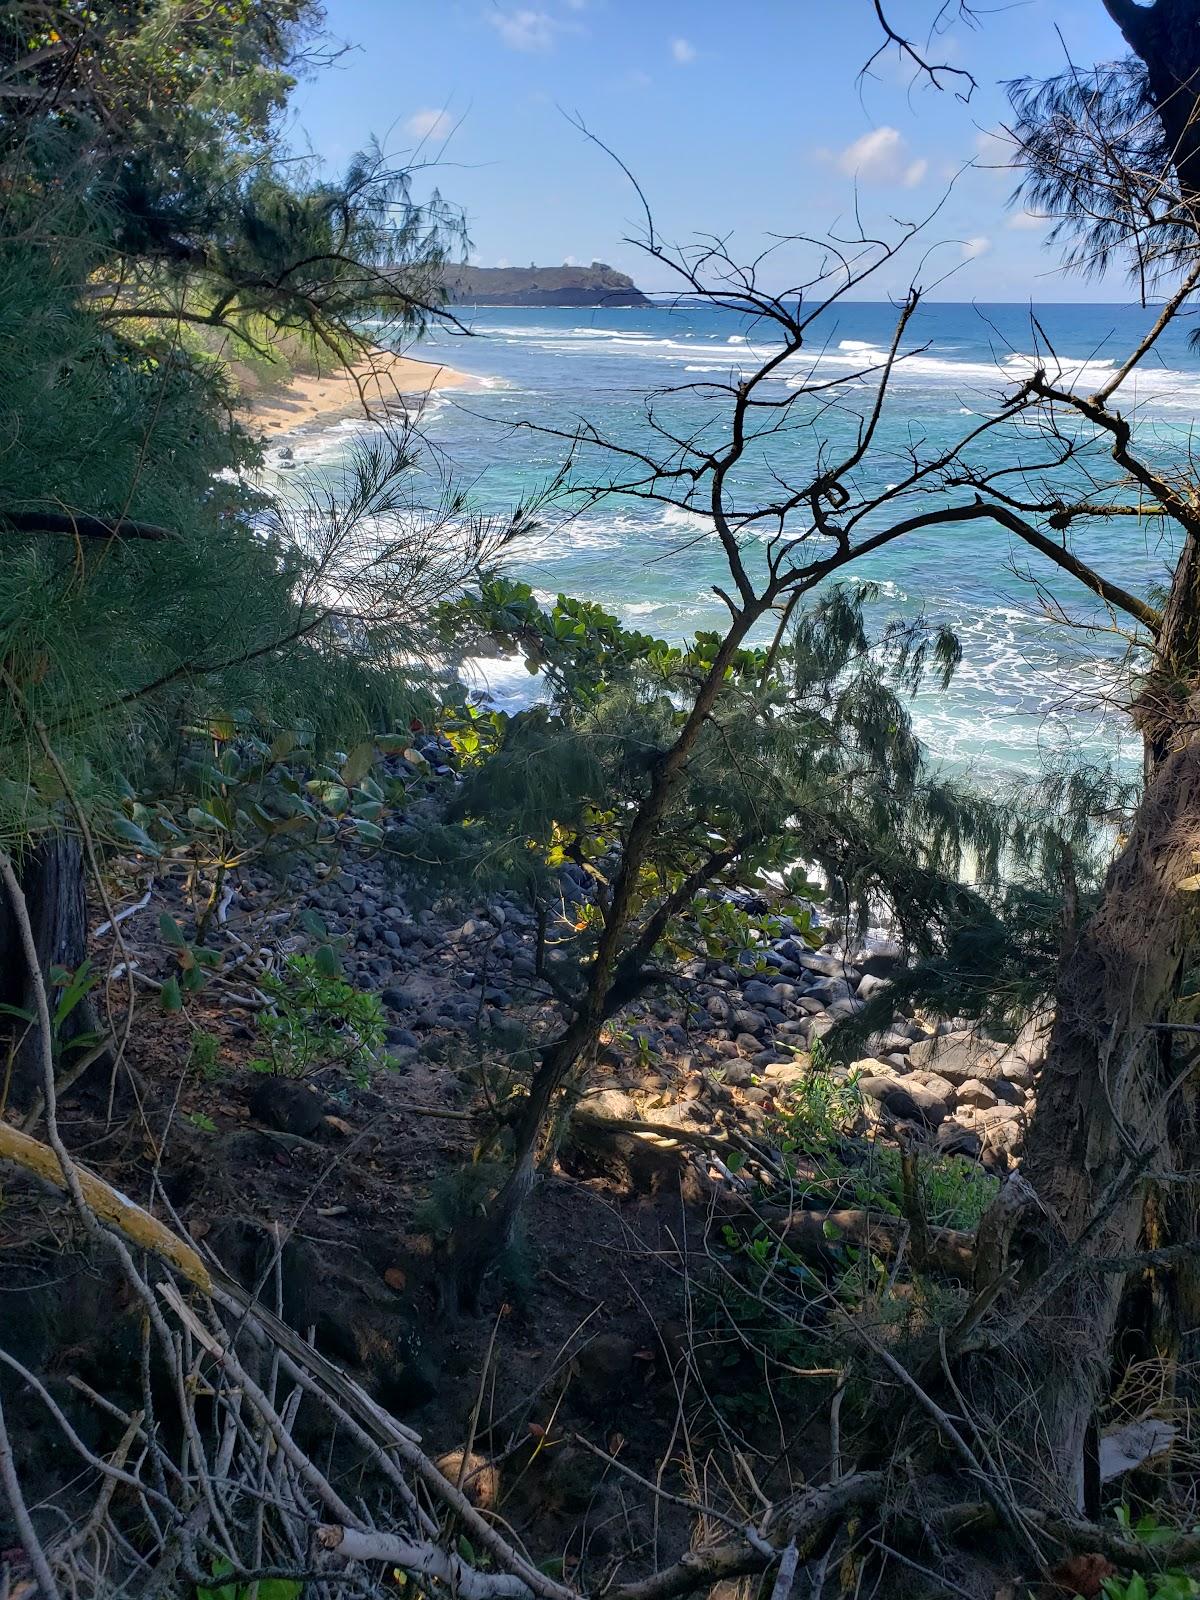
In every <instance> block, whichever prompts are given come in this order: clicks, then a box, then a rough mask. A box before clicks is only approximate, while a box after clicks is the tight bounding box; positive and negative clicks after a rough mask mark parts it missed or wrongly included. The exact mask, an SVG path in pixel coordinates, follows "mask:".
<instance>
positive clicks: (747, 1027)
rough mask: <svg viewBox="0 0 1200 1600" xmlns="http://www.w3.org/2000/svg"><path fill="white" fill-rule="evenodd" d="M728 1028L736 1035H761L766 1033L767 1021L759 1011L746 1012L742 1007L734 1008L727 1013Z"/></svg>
mask: <svg viewBox="0 0 1200 1600" xmlns="http://www.w3.org/2000/svg"><path fill="white" fill-rule="evenodd" d="M729 1026H730V1027H731V1028H734V1029H736V1030H737V1032H738V1033H754V1034H761V1033H765V1032H766V1031H767V1019H766V1017H764V1016H763V1014H762V1013H761V1012H760V1011H747V1010H746V1009H745V1007H743V1006H735V1007H734V1009H733V1010H732V1011H730V1013H729Z"/></svg>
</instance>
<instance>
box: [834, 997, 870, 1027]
mask: <svg viewBox="0 0 1200 1600" xmlns="http://www.w3.org/2000/svg"><path fill="white" fill-rule="evenodd" d="M862 1008H863V1002H862V1001H861V1000H851V999H849V998H847V999H845V1000H831V1001H830V1002H829V1006H828V1011H829V1015H830V1016H831V1017H836V1018H837V1020H838V1021H839V1022H840V1021H841V1020H842V1018H843V1017H856V1016H857V1015H858V1013H859V1012H860V1011H861V1010H862Z"/></svg>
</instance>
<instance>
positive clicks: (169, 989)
mask: <svg viewBox="0 0 1200 1600" xmlns="http://www.w3.org/2000/svg"><path fill="white" fill-rule="evenodd" d="M158 1003H159V1005H160V1006H161V1007H162V1008H163V1010H164V1011H182V1010H183V996H182V994H180V992H179V979H178V978H168V979H167V981H166V983H164V984H163V986H162V990H161V992H160V994H159V997H158Z"/></svg>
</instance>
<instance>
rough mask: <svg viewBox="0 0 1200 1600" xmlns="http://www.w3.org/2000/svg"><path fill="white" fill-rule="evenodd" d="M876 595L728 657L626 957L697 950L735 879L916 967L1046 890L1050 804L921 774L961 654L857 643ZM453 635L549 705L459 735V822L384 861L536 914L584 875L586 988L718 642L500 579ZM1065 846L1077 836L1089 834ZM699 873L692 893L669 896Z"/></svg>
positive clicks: (1002, 921)
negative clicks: (461, 631) (527, 896)
mask: <svg viewBox="0 0 1200 1600" xmlns="http://www.w3.org/2000/svg"><path fill="white" fill-rule="evenodd" d="M872 598H874V596H873V593H872V591H871V590H870V589H869V587H859V588H849V587H846V588H834V589H832V590H830V591H829V592H828V593H827V594H825V595H824V596H823V597H822V598H820V599H818V600H815V601H814V602H812V603H811V604H810V606H809V607H808V608H807V609H805V610H802V611H800V612H799V613H798V614H797V617H796V619H795V621H794V624H793V627H792V631H791V634H790V637H789V638H788V640H787V642H786V643H785V644H784V646H783V647H782V648H781V649H779V650H777V651H776V652H775V653H774V654H773V655H770V656H769V655H768V652H767V651H765V650H762V649H758V648H748V649H745V650H743V651H741V652H740V653H739V655H738V657H737V659H736V662H735V664H734V666H733V668H732V670H731V671H730V673H729V674H728V677H727V680H726V682H725V685H724V688H723V691H722V693H721V695H720V697H719V699H718V702H717V705H716V707H715V708H714V711H713V713H712V715H711V717H710V718H709V719H708V721H707V723H706V724H705V727H704V729H703V731H702V733H701V735H700V738H699V740H698V741H697V744H696V746H695V747H694V749H693V751H692V753H691V755H690V756H689V759H688V762H687V769H686V779H685V781H684V782H683V783H682V784H681V785H680V786H679V787H678V788H677V790H676V792H675V795H674V797H673V800H672V803H671V806H670V807H669V809H668V811H667V813H666V815H665V816H664V817H663V819H662V821H661V823H660V825H659V826H658V828H657V829H656V831H655V836H654V840H653V843H652V845H651V848H650V852H649V859H648V862H647V866H646V868H645V870H644V871H643V873H642V874H641V882H640V885H639V905H638V908H637V912H636V915H635V917H634V919H633V924H632V926H631V930H630V934H629V937H628V940H627V946H628V947H629V948H633V947H634V946H636V944H637V942H638V940H639V938H640V937H641V936H642V935H643V934H644V933H645V931H646V930H647V929H649V928H651V927H653V926H654V925H655V922H656V919H659V918H661V917H662V912H663V908H664V907H665V906H670V907H671V908H672V909H671V913H670V916H669V917H668V918H667V920H666V921H665V922H663V925H662V927H661V932H660V937H659V939H657V940H655V944H656V945H658V946H659V949H658V951H657V952H656V954H657V956H658V957H661V955H662V954H663V952H664V951H666V950H670V951H673V952H674V953H675V954H677V955H686V954H687V952H688V951H689V949H690V950H692V951H693V952H694V953H700V954H703V953H704V951H703V949H702V943H703V941H702V940H700V939H699V938H698V935H697V931H696V926H695V919H696V916H697V914H698V912H699V911H700V910H701V909H702V907H703V905H704V904H705V896H706V895H707V894H709V893H710V891H711V889H712V888H713V887H719V886H720V885H721V884H723V883H724V884H728V883H730V882H731V881H734V880H736V882H737V883H738V884H740V885H742V886H746V885H749V886H757V887H760V888H763V889H765V890H766V891H767V892H768V893H769V894H770V896H771V897H772V898H773V899H775V900H777V901H778V900H780V899H781V898H783V899H786V898H787V896H788V893H789V891H794V892H795V893H796V894H798V895H799V896H800V897H801V898H803V897H806V896H811V895H812V894H813V893H814V892H817V893H818V894H820V893H822V891H821V890H820V889H818V887H817V885H818V883H819V882H823V883H825V884H827V885H828V892H829V899H830V902H831V907H832V909H834V910H836V912H837V913H838V914H839V915H841V916H845V917H846V918H848V919H849V920H850V922H851V924H852V925H853V924H860V925H863V924H866V923H867V922H869V921H871V920H873V919H875V920H877V919H878V917H879V916H880V914H881V913H883V912H885V911H886V912H887V913H888V914H889V916H890V917H891V918H892V919H893V920H894V923H895V925H896V927H897V928H898V929H899V930H900V931H901V933H902V935H903V937H904V938H905V940H906V942H907V943H908V945H909V947H910V948H911V950H912V951H913V952H914V953H916V954H918V955H920V956H922V957H924V958H926V959H927V960H929V961H931V962H938V963H941V962H943V961H945V959H946V958H947V956H948V952H949V951H950V949H951V947H952V946H953V945H954V944H955V942H956V941H960V940H961V938H962V936H963V929H964V928H976V929H977V928H983V929H987V930H996V929H998V930H1000V939H1001V943H1002V944H1003V942H1004V940H1005V939H1007V938H1008V937H1009V913H1010V911H1011V910H1012V909H1013V908H1014V907H1015V906H1016V900H1014V899H1013V898H1011V896H1012V894H1013V893H1014V892H1015V891H1012V890H1011V889H1010V890H1005V889H1003V888H1002V887H1001V883H1002V880H1003V879H1005V878H1007V879H1009V880H1011V879H1013V878H1014V877H1016V878H1023V879H1025V880H1026V881H1028V882H1030V883H1038V884H1040V883H1041V882H1042V879H1043V874H1044V871H1045V868H1046V861H1045V859H1044V852H1045V850H1046V848H1047V841H1048V840H1049V839H1050V838H1051V837H1052V835H1053V833H1054V829H1055V826H1056V825H1057V822H1056V818H1055V816H1054V815H1052V808H1051V807H1049V806H1043V807H1042V808H1041V810H1040V811H1036V810H1035V808H1033V807H1031V805H1030V803H1029V798H1028V796H1021V797H1019V799H1018V797H1013V800H1012V802H1008V801H1005V800H1002V799H994V798H984V797H982V796H980V795H979V794H977V793H975V792H973V791H972V790H971V789H970V788H969V787H967V786H966V785H965V784H963V783H961V782H958V781H955V780H949V779H947V778H945V777H944V776H943V775H942V774H940V773H939V772H938V771H937V769H936V768H935V767H933V766H931V764H930V763H929V761H928V759H927V758H926V756H925V755H924V752H923V751H922V749H921V747H920V744H919V742H918V740H917V738H916V736H915V734H914V731H913V727H912V720H911V716H910V713H909V710H908V704H907V700H908V696H909V694H911V693H912V692H913V691H914V690H915V689H916V688H917V687H918V686H919V685H920V684H921V682H922V681H923V680H924V679H925V677H926V676H927V675H929V674H930V673H933V674H935V675H937V676H939V677H940V679H941V680H942V681H943V682H944V681H945V680H946V679H947V678H948V677H949V675H950V674H951V673H952V672H953V670H954V667H955V665H956V662H957V659H958V646H957V641H956V640H955V639H954V637H953V636H952V635H950V634H949V633H946V632H944V631H939V630H934V629H929V628H927V627H925V626H924V625H923V624H920V623H918V624H915V625H914V624H911V623H905V624H903V625H899V624H898V625H895V626H893V627H890V628H887V629H885V630H884V631H883V633H882V634H881V635H880V636H879V637H877V638H872V637H871V636H870V635H869V633H868V631H867V626H866V620H865V613H864V607H865V606H866V605H867V604H868V602H869V601H871V600H872ZM453 621H454V622H455V623H456V624H457V625H459V626H464V625H465V626H467V627H468V629H473V630H476V633H477V631H478V630H479V629H480V628H484V629H486V631H487V633H488V635H489V637H490V639H491V641H492V642H493V644H499V645H500V647H501V648H502V649H505V650H518V651H520V652H521V653H523V654H524V655H525V656H526V658H527V659H528V660H530V661H531V662H533V663H536V664H537V665H538V666H539V667H540V668H541V670H542V673H543V678H542V683H543V689H544V695H545V698H544V699H542V700H541V701H540V702H539V703H537V704H535V705H533V706H532V707H531V708H530V709H528V710H526V711H523V712H520V713H518V714H515V715H511V716H505V715H500V714H493V715H490V716H488V717H485V718H478V717H477V718H476V719H475V720H474V721H471V722H469V723H467V724H466V731H467V734H468V739H467V742H466V743H465V744H463V745H462V746H461V748H462V750H463V753H464V757H465V760H464V782H463V784H462V786H461V789H460V792H459V796H458V800H457V803H456V807H455V810H454V813H453V818H452V820H453V821H454V822H457V823H458V824H459V826H457V827H453V826H449V825H447V824H445V823H442V822H439V823H437V824H435V825H431V826H426V827H421V826H418V825H417V824H415V823H414V828H413V832H412V835H411V837H410V838H409V840H408V841H407V843H406V844H403V845H398V848H399V849H401V851H402V853H403V855H404V857H405V859H406V860H407V862H408V863H409V867H410V870H413V871H420V870H424V871H425V872H426V873H427V875H428V876H429V878H430V880H431V882H432V883H434V884H437V885H439V886H440V887H441V888H443V889H445V887H446V886H447V885H449V884H451V883H453V884H455V885H457V886H459V887H460V888H463V889H465V890H466V892H467V893H468V894H470V893H478V892H479V890H480V889H482V888H483V887H485V886H487V885H489V884H492V883H494V882H496V881H499V880H502V879H504V878H505V877H506V876H507V877H508V878H510V879H511V877H512V875H514V874H515V875H517V876H519V877H520V878H522V879H524V880H525V881H526V883H527V884H528V887H529V890H530V893H531V895H532V896H533V898H534V899H535V900H536V899H538V897H539V896H542V897H544V898H545V897H548V900H547V903H548V901H549V900H552V899H553V897H554V895H555V894H556V893H558V892H559V891H558V888H557V880H556V869H558V868H560V867H562V866H563V865H564V864H565V863H567V862H574V863H575V864H576V865H577V866H581V867H583V869H584V870H585V871H586V872H587V873H589V874H590V875H591V876H592V879H593V883H594V887H595V894H596V900H597V902H598V904H599V908H600V911H599V913H598V914H597V915H594V916H593V915H589V913H588V912H587V910H584V911H583V913H582V914H581V916H580V919H579V923H578V926H577V928H576V930H575V932H576V937H575V939H574V941H573V942H572V949H571V953H572V956H573V960H574V963H575V967H576V970H577V971H579V972H580V973H582V970H583V969H584V968H585V967H586V965H587V963H588V961H589V959H590V953H591V951H592V949H593V946H594V942H595V938H596V935H597V932H598V929H599V925H600V922H601V920H602V916H603V913H604V911H605V909H606V908H605V896H606V893H607V888H608V885H609V882H610V881H611V877H612V873H613V868H614V865H615V863H616V861H617V860H618V859H619V858H620V855H621V852H622V850H623V841H624V837H625V832H626V829H627V828H628V826H629V825H630V822H631V820H632V818H633V817H634V815H635V813H636V809H637V806H638V803H639V802H640V801H641V799H642V798H643V796H644V795H645V793H646V790H647V787H648V785H649V783H650V781H651V778H652V775H653V772H654V769H655V764H656V763H657V762H658V761H660V760H661V759H662V757H663V754H664V752H665V751H666V750H667V749H668V748H669V746H670V745H671V743H672V741H673V739H674V737H675V734H676V732H677V730H678V728H679V726H680V725H681V722H682V720H683V718H684V717H685V716H686V713H687V709H688V706H689V703H690V697H691V695H692V694H693V693H694V690H695V687H696V684H697V682H698V681H699V679H700V677H701V676H702V674H703V670H704V667H705V664H706V663H707V662H708V661H710V660H711V659H712V656H713V653H714V651H715V648H716V645H717V642H718V641H717V640H716V639H715V637H714V636H712V635H700V636H698V637H697V639H696V640H695V641H694V643H693V645H692V647H691V648H690V649H686V650H679V649H672V648H671V647H669V646H668V645H666V644H665V643H664V642H662V641H661V640H654V639H651V638H648V637H647V636H645V635H642V634H638V633H632V632H629V631H627V630H625V629H623V628H622V627H621V626H620V624H619V623H618V622H617V620H616V619H615V618H614V617H611V616H608V615H606V614H605V613H604V612H602V611H601V610H600V609H599V608H598V607H595V606H587V605H582V604H580V603H579V602H576V601H569V600H567V599H565V598H564V597H560V599H559V601H558V603H557V605H556V606H555V607H554V608H552V609H550V610H546V609H543V608H542V607H540V606H539V605H538V604H537V602H536V601H535V600H534V598H533V596H532V594H531V592H530V591H529V589H528V588H527V587H526V586H523V585H517V584H511V583H506V582H504V581H498V582H493V583H491V584H488V585H485V587H484V591H483V596H482V599H481V600H480V601H475V602H469V603H465V604H462V605H460V606H459V607H457V608H455V611H454V615H453ZM1079 829H1080V830H1082V833H1084V834H1086V832H1087V824H1086V821H1085V820H1083V819H1082V818H1081V819H1080V821H1079ZM714 865H715V870H713V871H712V872H711V873H708V872H706V867H708V866H714ZM694 875H699V876H698V878H697V883H696V889H695V891H694V892H693V893H686V894H684V895H683V898H682V899H679V895H680V890H681V886H685V885H686V884H687V883H688V882H689V880H691V879H692V878H693V876H694ZM964 877H966V878H968V879H969V880H970V886H969V887H968V886H965V884H964ZM1045 893H1046V898H1047V901H1048V903H1049V902H1052V901H1053V899H1054V892H1053V891H1052V890H1050V891H1045ZM1006 894H1007V895H1008V896H1009V898H1008V899H1006ZM1013 937H1017V935H1016V934H1015V933H1014V934H1013ZM993 942H994V941H993ZM1026 945H1027V947H1028V940H1027V941H1026ZM650 954H651V952H650V951H647V957H648V958H649V956H650ZM652 965H653V962H651V961H650V960H649V959H648V961H647V967H648V968H649V967H651V966H652ZM1037 966H1038V977H1037V979H1036V980H1035V981H1036V982H1038V983H1040V984H1041V985H1042V987H1043V988H1044V986H1045V983H1046V982H1048V981H1049V979H1050V976H1051V974H1052V969H1053V960H1052V959H1051V960H1050V962H1049V968H1047V962H1046V961H1045V960H1043V959H1042V958H1041V956H1040V955H1039V957H1038V962H1037ZM996 968H997V959H989V960H988V961H986V962H975V963H974V964H973V965H971V964H969V965H968V966H967V967H966V968H964V969H963V972H964V973H965V974H967V975H969V976H963V978H962V984H961V989H960V992H956V994H955V996H954V1002H955V1008H956V1009H961V1006H962V1005H963V1004H964V1003H965V994H966V990H967V988H969V987H971V986H972V980H973V986H974V990H975V991H976V993H975V1005H976V1009H978V1007H979V1005H980V1004H981V1003H982V992H983V991H984V990H985V989H986V987H987V986H988V985H989V984H990V982H991V981H992V979H993V978H994V976H995V971H996ZM618 988H619V989H620V986H618Z"/></svg>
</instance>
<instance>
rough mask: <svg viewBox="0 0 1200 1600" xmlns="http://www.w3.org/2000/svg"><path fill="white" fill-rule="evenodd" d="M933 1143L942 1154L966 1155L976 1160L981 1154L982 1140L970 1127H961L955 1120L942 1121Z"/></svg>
mask: <svg viewBox="0 0 1200 1600" xmlns="http://www.w3.org/2000/svg"><path fill="white" fill-rule="evenodd" d="M934 1145H935V1147H936V1149H937V1151H938V1153H939V1154H940V1155H943V1156H967V1157H968V1158H969V1159H970V1160H972V1161H978V1159H979V1157H980V1156H981V1155H982V1154H983V1140H982V1139H981V1138H980V1137H979V1135H978V1134H977V1133H975V1132H974V1131H973V1130H972V1129H971V1128H962V1127H960V1126H959V1125H958V1123H956V1122H944V1123H943V1124H942V1126H941V1127H940V1128H939V1129H938V1131H937V1134H936V1135H935V1138H934Z"/></svg>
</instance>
